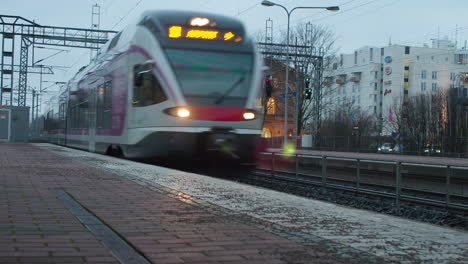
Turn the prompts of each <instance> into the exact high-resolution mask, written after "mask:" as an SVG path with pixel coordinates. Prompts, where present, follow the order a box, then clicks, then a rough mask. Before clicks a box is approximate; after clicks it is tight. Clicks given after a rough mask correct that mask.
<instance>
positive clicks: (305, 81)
mask: <svg viewBox="0 0 468 264" xmlns="http://www.w3.org/2000/svg"><path fill="white" fill-rule="evenodd" d="M304 83H305V88H309V85H310V77H309V76H306V77H305V79H304Z"/></svg>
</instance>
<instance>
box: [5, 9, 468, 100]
mask: <svg viewBox="0 0 468 264" xmlns="http://www.w3.org/2000/svg"><path fill="white" fill-rule="evenodd" d="M260 2H261V0H235V1H232V0H229V1H228V0H169V1H166V0H164V1H162V0H97V1H96V0H79V1H78V0H0V3H1V5H0V10H1V11H0V13H1V14H4V15H18V16H23V17H24V18H27V19H30V20H35V22H36V23H38V24H41V25H48V26H67V27H82V28H89V27H90V25H91V9H92V6H93V5H94V4H96V3H97V4H99V5H100V6H101V23H100V26H101V29H113V30H117V31H118V30H121V29H122V28H123V27H124V26H125V25H126V24H127V23H129V22H130V21H132V20H133V19H135V18H136V17H137V16H139V15H140V14H141V13H142V12H143V11H144V10H149V9H179V10H203V11H209V12H215V13H220V14H225V15H230V16H236V17H238V18H239V19H240V20H242V21H243V22H244V23H245V25H246V27H247V30H248V32H249V33H251V34H256V33H257V32H259V31H261V32H264V30H265V20H266V19H268V18H272V19H273V23H274V30H275V31H284V30H285V29H286V22H287V16H286V12H285V11H284V10H283V9H281V8H280V7H264V6H262V5H261V4H260ZM274 2H276V3H279V4H282V5H284V6H286V7H287V8H288V9H289V8H292V7H295V6H331V5H338V6H340V9H341V10H340V11H339V12H330V11H322V10H295V11H294V12H293V13H292V15H291V27H293V26H294V25H295V24H297V23H306V22H309V21H310V22H312V23H316V24H322V25H325V26H328V27H329V28H330V29H331V30H333V31H334V32H335V34H336V36H337V37H338V40H337V43H336V44H337V47H338V48H339V50H340V52H344V53H350V52H352V51H353V50H355V49H358V48H360V47H362V46H365V45H373V46H378V47H380V46H385V45H387V44H388V42H389V38H390V37H391V40H392V43H393V44H405V45H411V46H422V44H423V43H430V39H431V38H437V36H438V35H439V36H440V38H443V37H444V36H447V37H448V38H449V39H453V40H454V39H455V35H456V27H457V26H458V43H459V46H461V45H462V44H463V43H464V41H465V40H468V22H467V20H466V17H467V15H466V11H467V10H468V0H445V1H441V0H278V1H274ZM64 49H67V48H64ZM56 52H57V51H56V50H40V51H38V52H37V53H36V58H35V60H38V59H41V58H45V57H47V56H50V55H52V54H54V53H56ZM88 62H89V51H86V50H81V49H73V50H71V51H69V52H62V53H60V54H57V55H55V56H53V57H51V58H49V59H47V60H44V62H43V63H44V64H50V65H60V66H67V67H70V66H72V67H71V68H69V69H65V70H63V69H62V70H60V69H57V70H56V71H55V72H56V73H57V74H55V75H54V76H45V77H44V80H46V81H51V83H44V84H43V86H48V85H52V82H53V81H67V80H68V78H70V77H71V76H72V75H73V74H74V73H75V72H76V70H77V69H78V68H79V67H81V66H83V65H86V64H87V63H88ZM29 84H30V85H32V86H38V82H37V78H36V77H34V76H33V77H31V78H29ZM52 89H53V87H52ZM28 97H29V96H28Z"/></svg>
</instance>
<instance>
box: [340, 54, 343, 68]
mask: <svg viewBox="0 0 468 264" xmlns="http://www.w3.org/2000/svg"><path fill="white" fill-rule="evenodd" d="M340 66H342V67H343V54H340Z"/></svg>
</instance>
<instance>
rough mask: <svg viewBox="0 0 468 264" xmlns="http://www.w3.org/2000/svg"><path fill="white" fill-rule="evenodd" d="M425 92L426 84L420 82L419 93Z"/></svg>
mask: <svg viewBox="0 0 468 264" xmlns="http://www.w3.org/2000/svg"><path fill="white" fill-rule="evenodd" d="M425 91H426V83H425V82H422V83H421V92H425Z"/></svg>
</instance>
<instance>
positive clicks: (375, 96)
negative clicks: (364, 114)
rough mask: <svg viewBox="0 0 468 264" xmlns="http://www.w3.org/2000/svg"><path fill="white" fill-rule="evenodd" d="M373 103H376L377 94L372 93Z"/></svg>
mask: <svg viewBox="0 0 468 264" xmlns="http://www.w3.org/2000/svg"><path fill="white" fill-rule="evenodd" d="M374 103H377V95H376V94H374Z"/></svg>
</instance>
